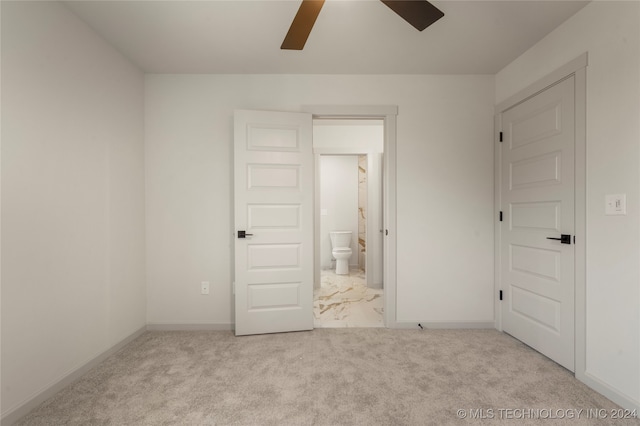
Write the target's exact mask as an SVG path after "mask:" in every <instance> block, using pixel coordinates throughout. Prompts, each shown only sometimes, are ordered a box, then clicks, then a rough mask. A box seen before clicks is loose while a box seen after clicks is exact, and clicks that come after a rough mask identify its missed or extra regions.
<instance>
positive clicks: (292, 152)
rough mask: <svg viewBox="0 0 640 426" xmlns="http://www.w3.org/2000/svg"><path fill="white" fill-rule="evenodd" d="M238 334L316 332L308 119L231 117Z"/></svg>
mask: <svg viewBox="0 0 640 426" xmlns="http://www.w3.org/2000/svg"><path fill="white" fill-rule="evenodd" d="M234 120H235V134H234V146H235V148H234V181H235V182H234V187H235V189H234V196H235V202H234V207H235V212H234V218H235V231H236V236H237V231H245V232H246V234H247V237H246V238H236V239H235V316H236V318H235V320H236V321H235V322H236V335H244V334H261V333H276V332H284V331H299V330H310V329H312V328H313V311H312V309H313V154H312V147H311V134H312V122H311V115H310V114H293V113H280V112H266V111H236V112H235V116H234Z"/></svg>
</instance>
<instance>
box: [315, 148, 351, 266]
mask: <svg viewBox="0 0 640 426" xmlns="http://www.w3.org/2000/svg"><path fill="white" fill-rule="evenodd" d="M320 213H321V214H320V237H321V242H320V250H321V252H322V256H321V260H320V261H321V263H320V264H321V266H322V269H329V268H331V267H332V264H331V259H332V257H331V240H330V239H329V232H331V231H351V232H352V235H351V250H352V251H353V253H352V255H351V259H349V265H350V267H352V268H355V267H357V266H358V255H357V254H358V156H357V155H323V156H321V157H320Z"/></svg>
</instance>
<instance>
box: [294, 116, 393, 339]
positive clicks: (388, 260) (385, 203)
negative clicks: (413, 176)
mask: <svg viewBox="0 0 640 426" xmlns="http://www.w3.org/2000/svg"><path fill="white" fill-rule="evenodd" d="M302 112H308V113H310V114H312V115H313V118H314V119H315V118H336V119H348V118H356V119H357V118H360V119H362V118H369V119H371V118H377V119H382V120H383V121H384V152H383V157H382V217H383V222H382V223H383V228H384V236H383V239H382V252H383V260H382V270H383V271H382V274H383V278H382V282H383V288H384V315H383V320H384V324H385V326H386V327H388V328H397V327H398V320H397V316H396V300H397V297H396V241H397V237H396V116H397V115H398V107H397V106H392V105H386V106H385V105H383V106H357V105H355V106H350V105H309V106H303V107H302ZM316 176H317V173H316ZM318 196H319V195H318V194H316V201H317V199H318V198H317V197H318ZM316 207H317V203H316ZM314 222H315V224H316V238H315V242H314V245H315V250H316V251H317V252H319V251H320V239H319V238H318V235H319V227H320V218H319V216H318V209H317V208H315V209H314ZM315 258H316V261H315V264H314V269H315V271H314V272H315V276H316V277H318V276H319V274H320V264H319V257H318V256H315Z"/></svg>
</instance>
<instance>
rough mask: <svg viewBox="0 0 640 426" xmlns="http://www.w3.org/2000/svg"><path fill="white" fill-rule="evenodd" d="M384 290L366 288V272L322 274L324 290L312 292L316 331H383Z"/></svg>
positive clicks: (321, 288)
mask: <svg viewBox="0 0 640 426" xmlns="http://www.w3.org/2000/svg"><path fill="white" fill-rule="evenodd" d="M382 294H383V290H382V289H373V288H368V287H367V286H366V285H365V273H364V271H353V270H352V271H350V272H349V275H336V273H335V271H333V270H323V271H322V272H321V286H320V288H317V289H314V292H313V318H314V322H313V325H314V327H316V328H339V327H384V323H383V320H382V312H383V305H382V300H383V299H382Z"/></svg>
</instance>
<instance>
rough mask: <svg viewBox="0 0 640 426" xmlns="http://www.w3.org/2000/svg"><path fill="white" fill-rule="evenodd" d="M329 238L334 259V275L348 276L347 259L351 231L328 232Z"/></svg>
mask: <svg viewBox="0 0 640 426" xmlns="http://www.w3.org/2000/svg"><path fill="white" fill-rule="evenodd" d="M329 236H330V237H331V247H332V250H331V254H332V255H333V257H334V258H335V259H336V274H338V275H348V274H349V259H350V258H351V231H333V232H329Z"/></svg>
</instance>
